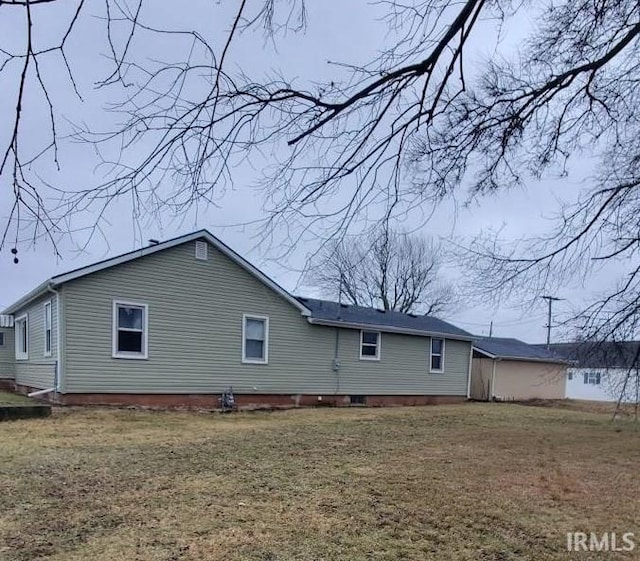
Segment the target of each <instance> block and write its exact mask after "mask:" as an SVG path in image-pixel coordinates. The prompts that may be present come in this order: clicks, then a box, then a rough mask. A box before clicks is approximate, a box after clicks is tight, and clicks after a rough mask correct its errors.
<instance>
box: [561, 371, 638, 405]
mask: <svg viewBox="0 0 640 561" xmlns="http://www.w3.org/2000/svg"><path fill="white" fill-rule="evenodd" d="M589 372H596V373H599V374H600V384H598V385H596V384H585V383H584V375H585V374H586V373H589ZM627 377H628V378H629V379H628V381H627V384H626V387H625V380H626V378H627ZM639 385H640V377H639V375H638V373H637V372H636V371H635V370H634V371H632V372H631V373H629V371H628V370H627V369H623V368H609V369H607V368H569V369H568V370H567V389H566V397H568V398H570V399H584V400H589V401H618V399H620V396H621V394H623V395H622V401H627V402H635V401H636V400H637V396H638V395H640V387H639Z"/></svg>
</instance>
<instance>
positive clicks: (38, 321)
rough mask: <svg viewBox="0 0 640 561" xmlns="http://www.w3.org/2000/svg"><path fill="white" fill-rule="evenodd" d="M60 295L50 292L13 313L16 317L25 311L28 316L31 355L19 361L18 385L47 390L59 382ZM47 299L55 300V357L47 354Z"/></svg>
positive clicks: (52, 323)
mask: <svg viewBox="0 0 640 561" xmlns="http://www.w3.org/2000/svg"><path fill="white" fill-rule="evenodd" d="M56 298H57V297H56V295H54V294H48V295H46V296H43V297H41V298H38V299H37V300H34V301H33V302H31V303H30V304H28V305H27V306H25V307H24V308H21V309H20V310H18V311H16V312H15V313H14V314H13V315H14V317H15V318H16V319H18V318H19V317H21V316H23V315H25V314H26V315H27V317H28V338H29V344H28V350H29V358H28V359H26V360H16V361H15V381H16V384H18V385H23V386H29V387H31V388H35V389H46V388H51V387H53V386H54V384H55V371H56V361H57V348H56V337H57V319H58V318H57V305H56ZM46 302H51V356H45V353H44V305H45V303H46ZM14 350H15V347H14Z"/></svg>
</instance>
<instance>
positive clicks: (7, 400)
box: [0, 390, 38, 405]
mask: <svg viewBox="0 0 640 561" xmlns="http://www.w3.org/2000/svg"><path fill="white" fill-rule="evenodd" d="M34 403H38V402H37V401H34V400H33V399H29V398H28V397H25V396H23V395H18V394H15V393H10V392H4V391H2V390H0V405H33V404H34Z"/></svg>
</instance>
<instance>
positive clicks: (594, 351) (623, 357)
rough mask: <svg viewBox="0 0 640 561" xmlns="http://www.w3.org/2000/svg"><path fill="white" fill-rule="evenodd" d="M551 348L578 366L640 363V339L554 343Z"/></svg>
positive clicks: (600, 366)
mask: <svg viewBox="0 0 640 561" xmlns="http://www.w3.org/2000/svg"><path fill="white" fill-rule="evenodd" d="M550 349H551V351H552V352H553V353H555V354H556V355H558V356H561V357H563V358H565V359H566V360H568V361H570V362H572V363H574V365H575V366H576V367H578V368H632V367H638V366H639V365H640V341H600V342H596V341H584V342H577V343H553V344H552V345H551V346H550Z"/></svg>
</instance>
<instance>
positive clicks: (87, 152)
mask: <svg viewBox="0 0 640 561" xmlns="http://www.w3.org/2000/svg"><path fill="white" fill-rule="evenodd" d="M57 4H58V3H56V7H55V9H54V8H50V9H47V8H46V6H43V8H44V9H42V10H41V9H40V8H39V9H38V18H39V19H38V20H36V22H35V23H36V29H42V28H43V27H44V25H46V26H47V29H48V31H47V33H49V37H53V36H54V35H55V33H54V30H55V29H56V25H57V26H58V29H59V28H61V26H63V25H64V24H65V22H67V21H68V19H69V15H70V13H71V12H70V11H68V12H65V11H64V10H60V8H59V7H58V6H57ZM72 4H73V3H71V2H70V3H69V6H71V7H72ZM232 4H233V3H232ZM149 5H152V6H153V12H151V11H150V10H147V12H146V13H143V16H144V17H145V18H147V19H146V22H149V24H150V25H151V24H153V25H167V24H169V25H171V26H173V27H174V28H183V29H199V30H201V31H202V33H207V36H208V37H209V38H210V39H211V40H212V41H213V42H214V43H215V42H216V41H218V42H219V41H223V40H224V37H225V35H224V33H222V31H224V30H227V29H228V27H229V23H230V12H229V10H228V9H225V7H224V6H222V5H215V4H214V5H213V6H212V5H211V3H210V2H196V1H193V2H192V1H190V2H189V3H188V4H186V3H178V2H171V3H169V2H154V3H153V4H149ZM187 5H188V8H187V7H186V6H187ZM308 5H309V8H310V12H309V14H308V16H309V26H308V29H307V31H306V32H305V33H300V34H294V33H290V34H288V35H286V36H285V37H280V38H279V40H278V42H277V44H274V43H272V42H270V41H268V40H265V38H264V36H263V35H262V34H261V33H259V32H253V33H251V34H250V35H249V36H247V37H245V38H243V41H242V42H239V43H238V46H237V47H235V46H233V47H232V53H231V55H230V56H232V61H233V64H235V65H237V66H238V67H240V68H242V70H243V71H245V72H247V73H254V74H256V73H260V72H267V71H269V70H271V69H273V70H275V71H278V72H281V73H282V74H283V75H286V76H295V77H297V81H298V83H301V84H305V83H308V82H309V81H310V80H311V81H322V80H324V79H332V77H334V76H336V75H337V74H336V73H338V72H339V70H338V69H337V68H336V66H335V65H329V64H327V62H328V61H330V60H331V61H340V62H345V63H349V64H363V63H365V62H367V61H368V60H369V59H371V58H372V56H374V55H375V54H376V52H377V50H378V49H380V48H382V47H383V46H384V45H385V44H386V43H388V42H389V41H390V40H392V37H391V36H390V35H389V34H388V31H387V28H386V27H385V25H384V23H383V22H382V21H380V19H379V18H378V17H377V16H378V15H379V10H380V6H379V5H378V6H367V7H365V6H364V5H363V6H360V7H358V8H354V9H346V8H345V5H344V3H338V2H319V3H316V2H310V3H309V4H308ZM90 6H91V8H90V11H89V13H92V14H94V15H96V16H97V15H100V14H101V10H102V9H103V3H98V2H95V3H93V4H90ZM227 8H228V5H227ZM70 9H71V8H69V10H70ZM5 11H6V9H5ZM89 13H86V14H84V16H83V20H82V22H81V24H82V25H80V26H79V27H78V32H77V34H76V35H74V36H73V38H72V40H71V42H70V45H69V49H68V52H69V53H71V54H70V57H69V58H70V63H71V66H72V69H73V72H74V75H75V77H76V80H77V81H78V86H79V89H80V93H81V95H82V97H83V100H82V101H80V100H78V99H77V98H76V97H75V96H74V95H73V94H72V90H70V85H69V81H68V79H67V77H66V76H65V73H64V72H62V70H61V69H62V67H61V65H60V61H59V60H58V61H57V62H56V60H55V59H54V58H52V60H51V64H50V66H49V67H47V68H45V69H44V70H43V72H44V74H45V79H46V80H47V83H48V84H49V85H50V90H51V93H52V97H53V101H54V104H55V106H56V109H57V111H59V113H60V116H62V117H63V118H66V119H68V120H69V121H73V122H75V123H80V122H87V123H90V124H91V125H92V126H93V127H98V128H100V127H103V128H108V126H109V125H110V123H111V122H112V119H113V117H112V116H109V115H107V114H106V112H105V111H104V109H103V108H104V105H105V104H106V103H109V102H110V101H114V99H117V96H115V97H114V94H113V92H112V91H109V90H102V91H98V92H96V91H95V90H94V87H93V86H94V84H95V82H97V81H98V80H100V79H101V78H104V76H105V74H107V73H108V72H109V68H110V67H109V63H108V61H107V59H106V58H105V57H103V56H101V55H103V54H105V53H106V52H107V44H106V42H105V36H104V26H103V24H102V21H101V20H100V19H98V18H96V17H89ZM2 15H3V18H0V37H2V39H1V40H0V41H2V46H3V47H5V46H6V45H9V46H14V47H15V46H19V45H20V44H21V42H22V41H24V27H23V25H22V24H21V21H20V20H19V19H16V18H13V19H12V17H5V13H4V12H3V14H2ZM529 25H530V23H529V22H528V20H527V18H526V16H525V17H521V18H520V19H519V20H517V21H515V22H513V23H512V25H511V26H510V27H509V34H508V35H505V34H503V35H502V36H500V37H498V35H497V33H496V28H495V27H494V26H493V25H492V23H491V22H486V23H484V24H483V26H482V27H481V28H480V30H479V32H478V34H477V36H476V37H475V40H474V42H473V43H472V48H471V49H470V55H469V57H470V58H471V60H473V57H476V59H477V60H481V59H483V58H490V57H492V56H495V52H496V50H497V49H498V48H499V49H501V50H502V51H505V50H506V51H508V50H509V49H511V48H513V47H514V46H515V45H517V44H518V42H519V41H521V40H522V37H524V36H525V35H526V31H527V29H528V26H529ZM38 26H40V27H38ZM39 37H45V39H46V36H45V35H41V36H39ZM218 44H220V43H218ZM133 47H134V48H136V49H137V50H138V53H139V54H138V56H141V57H148V58H162V56H163V55H166V54H167V53H166V51H163V49H165V48H166V47H165V45H163V44H162V42H161V41H159V42H157V43H153V42H147V43H142V42H138V43H135V44H134V45H133ZM16 77H17V74H15V73H14V74H11V73H5V74H3V77H2V79H1V80H0V91H2V99H3V102H7V101H8V100H10V99H12V96H15V92H16V87H17V86H16V84H17V80H16ZM29 102H30V104H29V106H28V107H27V108H26V109H25V115H26V116H25V123H24V126H25V130H24V137H23V138H24V139H25V140H23V142H27V143H28V142H33V146H34V150H37V146H39V144H38V143H39V142H42V138H43V134H46V130H47V127H48V124H47V112H46V106H45V105H44V104H43V103H42V96H41V95H37V94H35V93H34V94H32V95H31V96H30V97H29ZM8 105H9V106H10V105H11V103H9V104H8ZM0 125H2V117H1V116H0ZM65 126H66V129H65ZM61 127H62V128H63V132H66V133H68V132H69V131H70V130H71V129H70V127H69V126H68V125H66V123H65V122H64V121H62V125H61ZM6 129H7V127H6V126H5V127H2V126H0V139H2V140H4V139H5V135H6V134H7V130H6ZM62 144H63V145H62V146H61V153H60V162H61V170H60V171H58V170H57V169H56V168H55V166H53V165H51V164H48V165H47V164H45V165H42V166H41V167H40V168H39V169H38V172H39V174H40V175H42V176H44V178H45V180H46V181H47V182H49V183H52V184H54V185H65V186H66V187H69V188H72V189H81V188H83V186H86V185H90V184H92V183H95V182H97V181H99V179H100V178H101V177H103V174H104V173H105V171H106V170H105V169H103V168H96V164H97V159H96V158H95V154H94V153H93V150H92V149H91V147H89V146H86V145H80V144H77V143H72V142H63V143H62ZM573 165H574V169H573V171H574V174H572V175H571V176H570V177H569V178H568V179H563V180H561V181H551V180H546V181H543V182H538V183H534V182H531V183H530V184H529V185H528V187H527V188H526V189H519V190H513V191H510V192H507V193H502V194H500V195H496V196H488V197H487V198H485V199H483V200H482V201H480V202H479V203H477V204H472V205H470V206H464V205H461V204H458V203H457V202H456V201H454V200H448V201H446V202H445V203H443V204H442V205H440V206H439V207H438V208H436V209H435V211H434V212H433V215H432V217H431V219H430V220H429V221H428V222H427V223H426V224H423V222H422V221H421V220H419V219H418V218H416V216H417V215H416V216H410V217H409V218H408V220H407V222H406V223H402V224H399V225H398V227H400V228H404V229H407V230H409V229H414V228H416V227H418V226H419V225H420V226H421V227H420V229H419V231H420V233H422V234H425V235H430V236H434V237H435V238H438V239H441V240H442V242H443V243H444V244H445V247H446V244H447V243H448V242H449V241H450V240H456V242H458V243H465V242H468V241H469V240H471V239H472V238H473V237H475V236H476V235H478V234H479V233H480V232H483V231H486V230H488V229H494V230H495V229H501V237H502V239H504V240H505V241H509V240H515V239H518V238H522V237H525V236H528V235H534V234H536V233H542V232H544V231H545V230H546V229H548V228H549V226H550V217H551V216H552V214H553V213H554V212H555V211H557V208H558V207H557V205H558V199H563V200H571V199H572V198H573V197H575V196H576V195H577V193H579V191H580V188H581V181H582V178H583V176H584V173H585V171H584V170H585V168H586V169H588V159H585V160H583V161H575V162H574V163H573ZM260 172H261V170H260V169H256V167H255V164H254V165H250V163H249V162H247V163H246V164H245V165H243V164H239V165H237V166H236V167H235V168H234V169H233V170H232V175H233V184H232V185H228V186H227V188H226V189H225V190H224V191H223V192H221V193H220V196H219V197H218V198H217V199H216V201H215V204H213V205H209V206H206V207H205V206H200V207H199V208H198V209H197V211H196V210H193V211H191V212H188V213H186V214H184V215H180V216H178V217H175V216H171V215H169V214H166V213H163V214H161V215H159V216H157V215H156V216H153V217H148V216H142V217H140V219H139V220H138V221H134V220H133V219H132V216H131V211H130V201H129V200H120V201H118V202H117V203H116V204H114V206H113V207H112V208H111V209H110V210H109V211H108V213H107V214H106V216H105V219H104V221H102V222H101V224H100V232H99V234H98V235H96V236H94V237H93V238H92V239H91V240H90V242H89V243H88V244H87V245H86V247H85V243H86V241H87V240H86V232H85V231H83V230H82V227H83V226H91V225H93V224H94V223H95V220H96V214H95V212H96V211H95V209H94V210H92V211H91V212H88V213H85V214H84V215H81V216H77V217H74V221H73V225H72V227H73V228H74V229H75V230H77V232H76V233H75V234H74V236H73V238H68V237H64V238H61V239H59V251H60V253H61V256H60V257H56V255H55V254H54V252H53V249H52V247H51V244H50V243H49V242H48V241H47V240H46V239H37V240H36V242H35V243H23V244H21V245H20V247H19V254H18V257H19V259H20V262H19V264H18V265H14V264H13V255H11V253H10V252H9V250H10V248H11V245H8V246H5V247H4V248H3V249H2V252H1V253H0V284H1V290H0V307H5V306H7V305H9V304H10V303H11V302H13V301H14V300H16V299H17V298H19V297H20V296H22V295H23V294H24V293H26V292H27V291H28V290H30V289H31V288H33V287H35V286H36V285H37V284H39V283H40V282H42V281H43V280H45V279H46V278H48V277H50V276H52V275H55V274H58V273H61V272H64V271H66V270H70V269H74V268H77V267H79V266H82V265H85V264H88V263H91V262H93V261H97V260H100V259H104V258H105V257H108V256H113V255H117V254H119V253H123V252H126V251H130V250H131V249H135V248H138V247H140V246H141V245H146V243H147V240H148V239H149V238H157V239H161V240H162V239H168V238H171V237H175V236H177V235H181V234H185V233H188V232H190V231H193V230H195V229H199V228H207V229H209V230H210V231H211V232H212V233H213V234H215V235H217V236H218V237H219V238H221V239H222V240H223V241H224V242H225V243H227V244H228V245H230V246H231V247H232V248H234V249H235V250H236V251H238V252H239V253H240V254H242V255H243V256H245V257H246V258H247V259H249V260H250V261H251V262H253V263H254V264H255V265H257V266H258V267H260V268H262V269H263V270H264V271H265V272H266V273H267V274H268V275H270V276H271V277H273V278H274V279H275V280H277V281H278V282H279V283H280V284H282V285H283V286H284V287H285V288H287V289H289V290H291V291H293V292H295V293H298V294H301V293H304V294H307V295H318V294H317V293H314V291H313V288H312V287H307V286H304V285H303V284H302V283H301V281H300V271H301V270H302V269H303V267H304V264H305V262H306V260H307V259H308V258H309V256H310V255H312V254H313V253H314V252H315V251H317V248H318V243H317V241H314V239H313V238H312V237H307V238H303V239H301V240H300V243H299V244H298V245H297V246H296V247H295V251H294V252H292V253H291V254H290V255H289V257H288V258H287V259H286V260H282V259H281V258H280V254H281V251H280V249H281V248H279V247H277V243H278V242H277V241H276V242H275V245H274V244H269V243H260V244H258V241H259V240H261V239H262V236H261V234H262V233H263V232H262V231H261V230H260V228H259V227H258V226H256V225H255V224H254V222H255V221H257V220H260V219H261V218H263V217H264V213H263V202H264V201H263V200H262V198H261V196H260V193H259V192H258V191H257V190H256V189H255V185H256V182H257V181H258V180H259V178H260ZM9 187H10V186H9V185H8V184H7V183H3V184H2V190H1V191H0V220H3V221H6V218H7V216H8V212H9V208H10V205H11V204H12V203H13V199H12V193H11V191H10V189H9ZM462 198H463V197H461V199H462ZM461 199H460V200H461ZM431 210H432V209H424V213H425V214H430V213H431ZM275 239H277V236H276V237H275ZM446 274H447V275H448V277H449V280H450V281H452V282H454V283H455V282H458V281H460V280H465V281H471V283H472V282H473V279H461V278H460V277H461V275H462V274H464V273H462V272H461V270H460V269H458V268H457V267H455V266H451V267H449V268H448V270H447V271H446ZM607 279H608V276H607V272H606V271H603V272H602V273H601V274H600V275H599V276H598V277H596V278H594V279H592V280H591V282H590V284H589V286H588V287H583V286H581V285H580V284H579V283H577V284H576V286H567V287H565V288H564V289H563V290H562V291H560V292H559V293H558V294H557V296H559V297H562V298H564V299H565V300H563V301H561V302H558V303H557V304H556V307H555V310H556V311H557V314H558V317H561V315H562V313H566V312H568V311H569V310H571V309H572V307H575V306H579V305H580V304H581V303H582V301H583V300H584V299H585V297H587V296H588V295H593V294H594V293H597V292H598V291H599V290H600V289H601V288H602V287H603V286H604V285H605V284H606V283H607ZM467 284H469V283H468V282H467ZM464 298H465V300H464V301H462V302H461V304H460V305H459V307H458V309H457V310H455V311H454V312H452V313H451V314H449V315H447V316H446V317H444V318H443V319H446V320H448V321H451V322H452V323H454V324H456V325H458V326H460V327H462V328H463V329H467V330H469V331H471V332H473V333H477V334H488V329H489V324H490V322H492V321H493V333H494V335H497V336H505V337H518V338H521V339H523V340H526V341H529V342H534V343H535V342H542V341H543V340H544V338H545V330H544V328H543V325H544V324H545V323H546V303H545V302H544V301H542V300H541V301H540V302H539V303H537V304H536V305H534V306H530V307H526V308H523V306H522V304H521V303H520V302H501V303H499V304H494V303H488V302H485V301H484V300H481V299H480V298H479V297H477V296H474V295H473V294H465V295H464ZM559 335H560V333H559V332H558V333H557V336H559Z"/></svg>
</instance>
